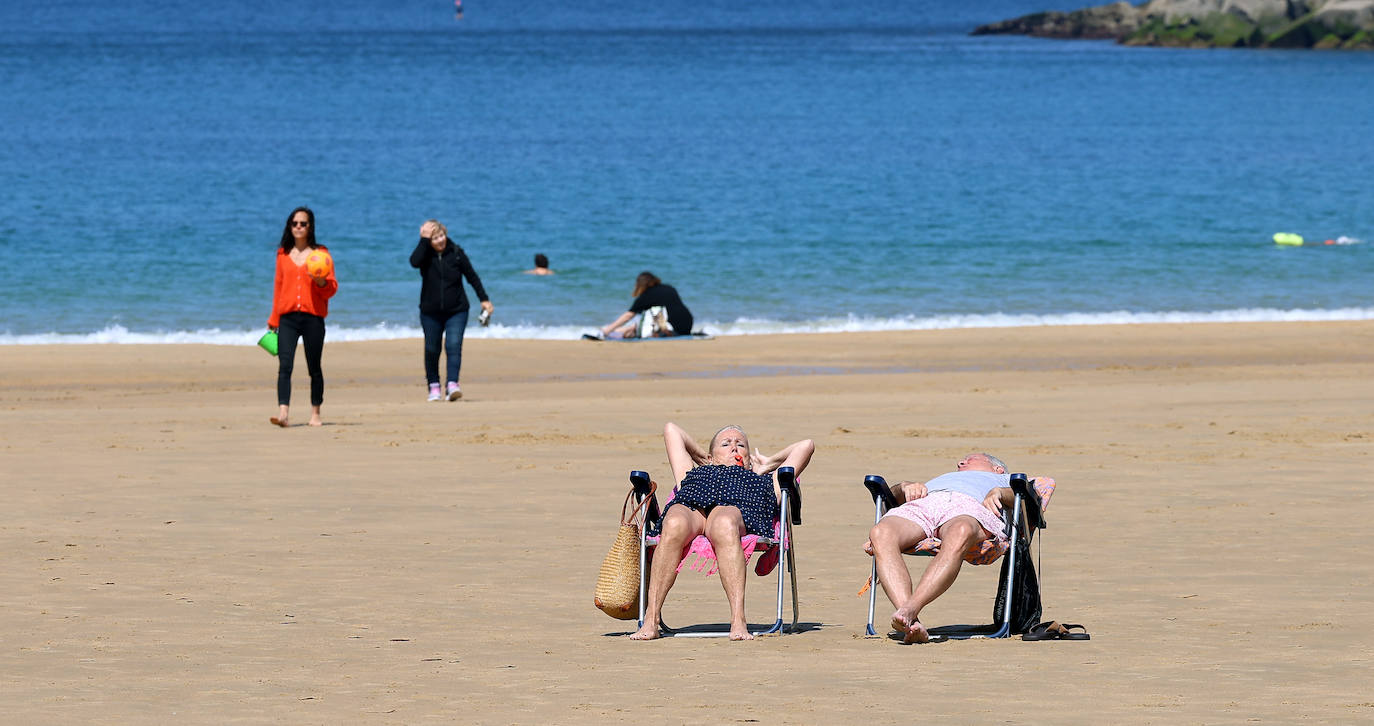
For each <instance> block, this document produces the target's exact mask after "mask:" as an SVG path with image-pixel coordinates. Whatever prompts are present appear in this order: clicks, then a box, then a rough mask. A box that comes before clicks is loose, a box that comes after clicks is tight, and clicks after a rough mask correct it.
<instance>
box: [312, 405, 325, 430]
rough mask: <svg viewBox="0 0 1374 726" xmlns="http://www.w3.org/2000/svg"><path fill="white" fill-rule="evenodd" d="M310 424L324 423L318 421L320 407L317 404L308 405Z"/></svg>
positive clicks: (318, 424) (320, 424) (319, 424)
mask: <svg viewBox="0 0 1374 726" xmlns="http://www.w3.org/2000/svg"><path fill="white" fill-rule="evenodd" d="M310 425H311V426H323V425H324V423H323V422H322V421H320V407H319V406H311V407H310Z"/></svg>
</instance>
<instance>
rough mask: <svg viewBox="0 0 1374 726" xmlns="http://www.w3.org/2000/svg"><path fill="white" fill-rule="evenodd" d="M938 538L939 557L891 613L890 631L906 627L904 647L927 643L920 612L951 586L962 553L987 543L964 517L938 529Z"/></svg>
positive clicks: (973, 522) (981, 531) (984, 534)
mask: <svg viewBox="0 0 1374 726" xmlns="http://www.w3.org/2000/svg"><path fill="white" fill-rule="evenodd" d="M939 537H940V553H939V554H937V555H935V559H934V561H932V562H931V563H930V566H929V567H927V568H926V571H925V572H923V573H921V579H920V581H919V582H917V583H916V587H915V589H914V590H912V592H911V596H910V597H908V598H907V599H906V602H904V603H902V604H901V606H899V607H898V608H897V611H896V612H894V613H892V624H893V627H894V628H896V627H897V626H898V623H904V624H906V626H907V627H906V628H905V629H904V630H905V632H906V637H905V638H903V639H902V640H903V641H904V642H907V643H925V642H927V641H929V640H930V633H928V632H927V631H926V628H925V626H924V625H921V621H920V619H919V618H920V615H921V608H924V607H925V606H926V605H929V604H930V603H931V602H932V601H934V600H935V598H937V597H939V596H941V595H943V594H944V593H945V591H946V590H948V589H949V586H950V585H953V584H954V578H956V577H958V576H959V568H960V567H962V566H963V564H964V551H965V550H967V549H968V547H969V545H971V544H973V543H974V542H979V541H981V540H984V539H987V538H988V533H987V531H986V530H984V529H983V525H981V524H979V523H978V520H976V519H974V518H973V517H970V516H968V515H960V516H958V517H955V518H954V519H951V520H949V521H948V522H945V523H944V524H942V525H940V531H939ZM898 629H902V628H898Z"/></svg>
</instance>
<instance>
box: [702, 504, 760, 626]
mask: <svg viewBox="0 0 1374 726" xmlns="http://www.w3.org/2000/svg"><path fill="white" fill-rule="evenodd" d="M746 533H747V530H745V528H744V516H743V515H742V514H740V511H739V509H738V508H736V507H727V506H723V507H716V508H715V509H712V510H711V516H709V517H707V518H706V538H707V539H709V540H711V549H713V550H715V551H716V565H717V566H718V567H719V568H720V584H721V587H723V588H725V599H726V600H728V601H729V603H730V640H753V639H754V636H753V635H750V634H749V624H748V623H747V622H746V621H745V619H744V582H745V575H746V574H747V569H746V565H747V562H746V561H745V559H744V550H743V549H742V548H741V547H740V543H739V541H740V538H741V537H743V536H744V535H745V534H746Z"/></svg>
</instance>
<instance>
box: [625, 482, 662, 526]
mask: <svg viewBox="0 0 1374 726" xmlns="http://www.w3.org/2000/svg"><path fill="white" fill-rule="evenodd" d="M651 481H652V480H651V479H649V472H647V471H638V470H636V471H631V472H630V487H631V488H633V489H634V491H635V502H636V503H638V502H639V501H640V500H642V499H644V497H650V499H649V504H648V506H646V507H645V508H644V521H645V522H654V521H657V520H658V518H659V511H658V495H657V494H654V491H653V485H652V484H651V483H650V482H651Z"/></svg>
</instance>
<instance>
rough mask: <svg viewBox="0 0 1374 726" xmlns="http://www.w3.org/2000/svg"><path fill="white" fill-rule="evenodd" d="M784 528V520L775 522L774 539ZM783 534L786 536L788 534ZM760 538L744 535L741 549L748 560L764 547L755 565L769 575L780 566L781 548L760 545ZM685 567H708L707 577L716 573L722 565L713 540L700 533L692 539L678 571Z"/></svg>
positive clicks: (699, 569) (700, 569) (693, 568)
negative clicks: (717, 556) (718, 559)
mask: <svg viewBox="0 0 1374 726" xmlns="http://www.w3.org/2000/svg"><path fill="white" fill-rule="evenodd" d="M782 529H783V527H782V522H774V523H773V538H774V540H777V539H780V537H779V534H780V532H781V530H782ZM782 536H783V537H785V536H786V535H785V534H784V535H782ZM759 539H760V537H759V536H758V535H756V534H746V535H744V536H743V537H741V538H740V541H739V544H740V549H742V550H744V561H745V562H748V561H749V558H751V557H753V556H754V552H756V551H757V550H758V549H759V548H760V547H762V548H763V556H762V557H760V558H759V561H758V564H757V565H755V566H754V572H755V573H757V574H759V575H767V574H768V573H770V572H772V571H773V568H774V567H777V566H778V556H779V548H778V547H776V546H769V545H766V544H765V545H760V543H759ZM683 567H686V568H687V569H689V570H693V571H695V572H701V571H702V569H706V576H707V577H710V576H711V575H714V574H716V572H717V571H719V570H720V567H719V566H718V565H717V563H716V550H715V548H714V547H712V546H711V540H709V539H706V536H705V535H700V536H698V537H697V538H696V539H694V540H692V544H691V545H689V546H688V547H687V553H686V554H684V555H683V556H682V561H681V562H679V563H678V564H677V571H678V572H682V568H683Z"/></svg>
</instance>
